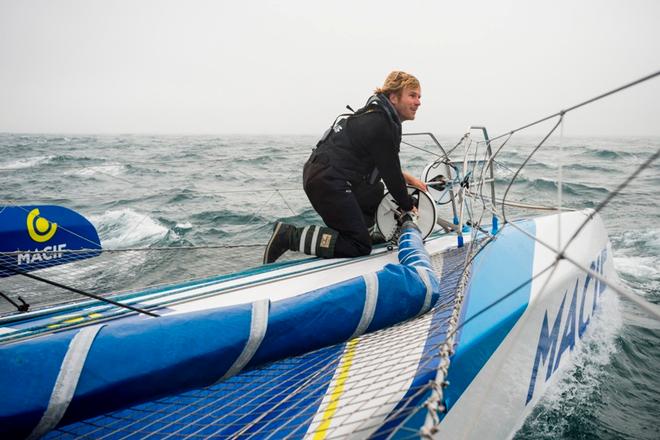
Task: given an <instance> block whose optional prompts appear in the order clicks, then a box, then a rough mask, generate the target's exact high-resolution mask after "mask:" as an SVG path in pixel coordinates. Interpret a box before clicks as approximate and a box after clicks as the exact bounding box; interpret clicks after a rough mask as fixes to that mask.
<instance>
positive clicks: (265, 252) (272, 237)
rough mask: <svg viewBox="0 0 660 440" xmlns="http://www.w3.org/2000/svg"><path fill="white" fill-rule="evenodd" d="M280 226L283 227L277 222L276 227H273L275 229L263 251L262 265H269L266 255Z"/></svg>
mask: <svg viewBox="0 0 660 440" xmlns="http://www.w3.org/2000/svg"><path fill="white" fill-rule="evenodd" d="M282 225H283V223H282V222H277V225H275V229H273V234H272V235H271V236H270V240H268V244H267V245H266V250H265V251H264V259H263V264H270V263H269V262H268V253H269V251H270V247H271V246H272V244H273V241H274V240H275V237H277V233H278V232H280V228H281V227H282Z"/></svg>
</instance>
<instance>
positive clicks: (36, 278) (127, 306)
mask: <svg viewBox="0 0 660 440" xmlns="http://www.w3.org/2000/svg"><path fill="white" fill-rule="evenodd" d="M0 268H2V269H4V270H8V271H10V272H13V273H15V274H16V275H22V276H24V277H26V278H31V279H33V280H35V281H39V282H42V283H45V284H50V285H51V286H55V287H59V288H60V289H64V290H68V291H70V292H74V293H78V294H80V295H83V296H87V297H89V298H93V299H96V300H98V301H102V302H105V303H108V304H112V305H115V306H117V307H121V308H124V309H128V310H132V311H134V312H138V313H142V314H145V315H149V316H152V317H154V318H158V317H160V315H157V314H156V313H154V312H150V311H148V310H144V309H139V308H137V307H134V306H131V305H129V304H122V303H120V302H117V301H115V300H112V299H109V298H105V297H103V296H99V295H96V294H94V293H91V292H86V291H84V290H81V289H77V288H75V287H71V286H67V285H64V284H61V283H58V282H56V281H53V280H49V279H46V278H43V277H40V276H37V275H34V274H31V273H29V272H25V271H23V270H20V269H16V268H14V267H11V266H6V265H4V264H2V263H1V262H0Z"/></svg>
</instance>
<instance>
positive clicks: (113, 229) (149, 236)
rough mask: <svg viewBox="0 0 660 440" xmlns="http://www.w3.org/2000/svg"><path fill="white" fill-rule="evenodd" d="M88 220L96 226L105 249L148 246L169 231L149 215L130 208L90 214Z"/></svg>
mask: <svg viewBox="0 0 660 440" xmlns="http://www.w3.org/2000/svg"><path fill="white" fill-rule="evenodd" d="M89 220H90V221H91V222H92V224H93V225H95V226H96V230H97V231H98V233H99V237H100V238H101V244H102V246H103V248H105V249H113V248H127V247H136V246H148V245H150V244H153V243H155V242H157V241H158V240H161V239H163V238H165V237H166V236H167V234H168V232H169V229H168V228H166V227H165V226H163V225H162V224H160V223H159V222H158V221H156V220H154V219H152V218H151V217H149V215H143V214H140V213H138V212H136V211H133V210H132V209H130V208H123V209H118V210H110V211H106V212H105V213H103V214H101V215H92V216H90V217H89Z"/></svg>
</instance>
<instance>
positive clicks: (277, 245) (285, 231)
mask: <svg viewBox="0 0 660 440" xmlns="http://www.w3.org/2000/svg"><path fill="white" fill-rule="evenodd" d="M338 236H339V233H338V232H337V231H335V230H333V229H330V228H324V227H321V226H305V227H304V228H296V227H295V226H293V225H289V224H286V223H282V222H277V223H276V224H275V228H273V235H272V236H271V237H270V240H269V241H268V245H267V246H266V251H265V252H264V264H269V263H274V262H275V261H277V259H278V258H280V257H281V256H282V254H284V253H285V252H286V251H287V250H292V251H298V252H302V253H304V254H307V255H317V256H319V257H321V258H332V257H333V256H334V251H335V243H336V242H337V237H338Z"/></svg>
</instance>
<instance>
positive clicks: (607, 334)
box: [0, 133, 660, 440]
mask: <svg viewBox="0 0 660 440" xmlns="http://www.w3.org/2000/svg"><path fill="white" fill-rule="evenodd" d="M459 138H460V134H457V135H445V136H438V140H439V141H440V144H441V145H442V146H443V147H444V148H445V150H451V149H452V147H453V146H454V145H455V144H456V143H457V141H458V139H459ZM542 138H543V135H532V134H524V133H523V134H521V135H516V136H513V137H512V138H511V139H508V140H507V141H506V144H505V145H504V146H503V147H502V149H501V151H500V152H499V153H498V155H497V157H496V162H495V164H496V166H495V171H496V182H497V190H498V195H499V196H501V195H502V194H503V192H504V191H505V190H506V187H507V186H508V185H509V183H510V182H511V179H512V178H513V177H514V176H515V177H516V179H515V180H514V181H513V183H511V190H510V192H509V194H508V196H507V199H508V200H512V201H520V202H524V203H528V204H538V205H550V206H557V205H558V204H560V205H561V206H563V207H566V208H573V209H581V208H596V207H597V206H599V203H600V202H602V201H603V200H605V198H606V197H608V195H609V194H610V193H611V192H612V191H614V190H615V189H616V188H617V187H618V186H619V185H620V184H621V183H622V182H624V181H625V180H626V178H627V177H628V176H630V175H631V174H632V173H633V172H634V171H635V170H636V169H637V168H638V167H639V166H640V165H641V164H642V163H644V161H645V160H646V159H648V158H649V157H650V156H651V155H652V154H653V153H654V152H656V151H657V150H658V149H660V138H645V137H567V136H561V135H553V136H552V137H551V138H550V139H548V141H546V142H545V143H544V144H543V145H542V147H541V148H539V150H538V152H537V153H536V154H535V155H534V156H533V157H532V159H531V160H530V161H529V163H528V164H527V165H526V166H525V167H524V168H523V169H522V170H520V172H519V173H517V171H518V168H519V167H520V165H521V163H522V162H523V161H524V160H525V159H526V158H527V156H528V155H529V153H530V152H531V151H532V149H533V148H535V147H536V146H537V145H538V144H539V143H540V141H541V140H542ZM404 140H405V143H404V144H402V149H401V162H402V166H403V168H404V169H406V170H407V171H409V172H411V173H412V174H416V175H420V173H421V172H422V170H423V169H424V167H425V166H426V165H427V164H429V163H430V162H432V161H433V160H435V159H436V158H437V154H438V153H439V151H440V150H439V148H438V147H437V145H434V144H433V142H431V141H430V140H429V139H428V138H425V137H423V136H412V137H405V138H404ZM316 141H317V137H316V136H308V135H291V136H285V135H277V136H275V135H273V136H268V135H222V136H212V135H204V136H196V135H180V136H179V135H135V134H118V135H54V134H15V133H0V153H1V154H0V206H3V205H5V206H6V205H10V206H11V205H40V204H55V205H61V206H65V207H68V208H71V209H73V210H75V211H77V212H79V213H81V214H82V215H84V216H85V217H87V218H88V219H89V220H90V221H91V222H92V223H93V224H94V225H95V227H96V228H97V230H98V232H99V236H100V238H101V242H102V245H103V248H105V249H115V250H125V249H137V250H140V249H147V248H153V249H156V248H158V249H160V248H174V249H175V250H176V249H181V248H194V249H198V250H203V252H198V253H187V252H186V251H185V250H180V251H174V252H168V253H166V254H163V256H162V258H161V259H159V260H157V261H156V262H154V261H151V260H150V261H145V260H140V259H137V260H131V261H127V260H126V259H123V260H118V264H117V265H116V266H117V270H118V272H117V276H116V278H115V280H114V282H115V284H121V285H122V287H125V288H127V289H128V288H137V287H139V286H140V283H143V284H157V283H167V282H171V281H179V280H182V279H191V278H195V277H199V276H203V275H210V274H222V273H230V272H234V271H240V270H243V269H247V268H250V267H254V266H258V265H260V264H261V258H262V253H263V249H264V245H265V243H266V242H267V240H268V237H269V235H270V232H271V230H272V227H273V223H274V222H275V221H276V220H282V219H283V220H285V221H287V222H290V223H296V224H310V223H315V222H319V221H320V219H319V217H318V216H317V214H316V213H315V212H314V210H313V209H312V208H311V206H310V204H309V202H308V200H307V198H306V196H305V194H304V192H303V191H302V166H303V164H304V162H305V160H306V159H307V157H308V156H309V154H310V151H311V148H312V147H313V146H314V145H315V144H316ZM502 142H503V138H502V139H500V140H498V141H496V142H494V143H493V147H494V148H497V147H498V146H499V145H501V144H502ZM479 145H480V148H481V150H480V151H477V148H479V147H478V146H479ZM461 148H463V147H461ZM473 148H475V151H474V157H473V158H476V159H478V158H479V154H481V152H483V144H480V143H478V142H475V143H474V144H473ZM459 151H460V149H459V150H455V151H454V153H458V152H459ZM470 154H472V152H471V153H470ZM452 157H453V158H455V159H459V160H462V159H463V156H462V153H461V154H457V155H456V156H452ZM560 182H561V183H560ZM531 215H540V213H539V212H536V211H527V210H525V211H523V210H520V209H511V210H509V211H507V217H508V218H517V217H523V216H531ZM600 215H601V216H602V218H603V220H604V222H605V224H606V226H607V228H608V232H609V236H610V240H611V243H612V249H613V254H614V265H615V267H616V270H617V271H618V273H619V276H620V278H621V279H622V280H623V282H624V284H625V285H626V286H627V288H628V289H629V290H630V291H631V292H633V293H634V294H635V295H639V296H641V297H643V298H644V299H645V300H646V301H649V302H651V303H655V304H660V161H656V162H655V163H652V164H651V165H650V166H649V167H648V168H646V169H645V170H644V171H642V172H641V173H640V174H639V175H638V176H637V177H636V178H634V179H633V180H632V181H631V182H630V183H629V185H627V186H626V187H624V188H623V189H621V191H620V193H619V194H618V195H617V196H615V197H614V198H613V199H612V200H611V201H610V202H609V203H608V204H607V205H606V206H604V207H603V208H602V210H601V211H600ZM285 257H286V258H288V259H293V258H300V255H296V254H294V253H289V254H287V255H286V256H285ZM121 266H125V267H127V268H128V269H130V270H128V269H127V270H125V271H124V275H123V277H122V276H120V272H119V269H120V267H121ZM127 273H130V274H132V276H131V277H127V276H126V274H127ZM82 276H84V275H81V277H82ZM106 278H107V277H106ZM68 281H69V282H72V283H75V281H76V280H75V279H69V280H68ZM108 282H109V283H110V284H112V280H110V281H108ZM110 284H109V285H110ZM124 284H125V285H124ZM109 285H108V286H109ZM108 288H109V287H108ZM0 301H1V299H0ZM583 342H584V343H583V344H582V345H581V347H580V349H579V350H578V351H577V352H576V353H575V356H574V357H573V361H572V364H571V365H570V366H569V367H568V368H566V369H565V370H564V371H563V372H562V375H561V377H560V379H559V381H558V385H557V386H556V387H555V388H554V389H552V390H551V391H550V392H549V393H546V395H545V396H544V397H543V399H542V400H541V401H540V403H539V404H538V405H537V406H536V407H535V408H534V410H533V411H532V413H531V414H530V415H529V417H528V418H527V420H526V421H525V423H524V425H523V426H522V428H521V429H520V430H519V431H518V433H517V434H516V436H515V439H517V440H523V439H658V438H660V422H659V421H660V322H659V321H658V320H657V319H654V318H651V317H650V316H648V315H647V314H646V313H645V312H643V311H642V310H640V309H639V308H638V307H637V306H635V305H633V304H632V303H631V302H629V301H628V300H625V299H622V298H619V297H618V296H617V295H616V294H614V293H612V294H610V295H609V296H608V297H607V298H606V300H605V301H604V302H603V307H602V308H601V309H600V312H599V313H598V314H597V315H596V318H594V322H593V323H592V324H591V325H590V327H589V330H588V332H587V334H586V335H585V337H584V340H583Z"/></svg>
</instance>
